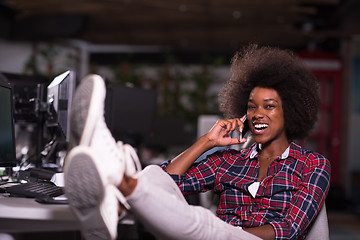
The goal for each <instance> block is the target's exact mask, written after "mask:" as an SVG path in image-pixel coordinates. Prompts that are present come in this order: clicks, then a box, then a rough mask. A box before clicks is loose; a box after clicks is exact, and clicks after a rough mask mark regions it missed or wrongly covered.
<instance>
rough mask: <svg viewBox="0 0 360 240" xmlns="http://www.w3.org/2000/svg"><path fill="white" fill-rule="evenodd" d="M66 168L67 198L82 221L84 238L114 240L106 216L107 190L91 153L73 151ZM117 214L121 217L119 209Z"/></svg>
mask: <svg viewBox="0 0 360 240" xmlns="http://www.w3.org/2000/svg"><path fill="white" fill-rule="evenodd" d="M66 168H67V169H66V170H65V173H66V176H65V180H66V182H65V186H66V188H65V194H66V196H67V198H68V201H69V205H70V206H71V208H72V210H73V211H74V213H75V215H76V216H77V218H78V219H79V221H80V224H81V232H82V235H83V236H84V238H85V239H87V240H96V239H114V238H115V236H112V234H111V233H110V232H109V231H108V229H110V228H109V227H108V226H107V225H106V218H107V217H108V216H107V214H106V213H103V212H102V205H101V204H102V203H104V200H103V199H104V197H105V194H106V189H105V187H104V180H103V179H102V178H101V173H100V172H99V166H98V165H97V162H96V161H95V158H94V157H93V154H92V152H91V149H89V148H87V147H85V146H78V147H75V148H73V149H72V150H71V151H70V153H69V155H68V157H67V165H66ZM115 201H116V200H115ZM114 211H115V212H116V213H115V214H117V209H116V210H114Z"/></svg>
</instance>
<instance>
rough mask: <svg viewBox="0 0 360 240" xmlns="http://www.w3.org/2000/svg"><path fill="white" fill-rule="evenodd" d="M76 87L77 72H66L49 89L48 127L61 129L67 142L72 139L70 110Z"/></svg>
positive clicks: (55, 79)
mask: <svg viewBox="0 0 360 240" xmlns="http://www.w3.org/2000/svg"><path fill="white" fill-rule="evenodd" d="M75 87H76V78H75V72H73V71H66V72H64V73H62V74H60V75H58V76H57V77H55V78H54V80H53V81H52V82H51V83H50V84H49V85H48V87H47V105H48V108H49V110H48V113H49V115H48V117H47V126H49V127H51V126H55V127H58V128H60V130H61V132H62V133H63V134H64V136H65V138H66V141H67V142H68V141H69V137H70V108H71V103H72V98H73V94H74V92H75Z"/></svg>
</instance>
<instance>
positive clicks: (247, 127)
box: [239, 116, 249, 141]
mask: <svg viewBox="0 0 360 240" xmlns="http://www.w3.org/2000/svg"><path fill="white" fill-rule="evenodd" d="M242 122H243V124H244V128H243V130H242V132H240V134H239V140H240V141H241V139H243V138H244V137H245V134H246V133H247V132H248V131H249V121H248V120H247V117H246V116H245V118H244V119H243V120H242Z"/></svg>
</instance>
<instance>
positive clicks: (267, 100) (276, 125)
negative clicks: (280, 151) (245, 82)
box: [247, 87, 288, 144]
mask: <svg viewBox="0 0 360 240" xmlns="http://www.w3.org/2000/svg"><path fill="white" fill-rule="evenodd" d="M247 118H248V119H249V126H250V129H251V132H252V136H253V138H254V140H255V141H256V142H257V143H261V144H271V143H273V142H277V143H280V144H284V143H288V139H287V137H286V130H285V120H284V111H283V106H282V101H281V98H280V96H279V94H278V92H277V91H276V90H274V89H271V88H263V87H255V88H254V89H253V90H252V91H251V93H250V96H249V100H248V109H247Z"/></svg>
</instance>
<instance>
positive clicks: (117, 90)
mask: <svg viewBox="0 0 360 240" xmlns="http://www.w3.org/2000/svg"><path fill="white" fill-rule="evenodd" d="M156 100H157V94H156V92H155V91H151V90H146V89H142V88H136V87H127V86H124V85H121V84H117V83H108V84H107V87H106V100H105V121H106V123H107V125H108V127H109V129H110V131H111V133H112V135H113V136H114V138H115V139H116V140H121V141H124V142H127V143H130V144H132V145H134V146H136V145H138V144H139V143H141V141H143V139H144V137H146V136H147V135H149V134H150V133H151V131H152V129H153V123H154V118H155V114H156Z"/></svg>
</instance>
